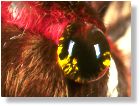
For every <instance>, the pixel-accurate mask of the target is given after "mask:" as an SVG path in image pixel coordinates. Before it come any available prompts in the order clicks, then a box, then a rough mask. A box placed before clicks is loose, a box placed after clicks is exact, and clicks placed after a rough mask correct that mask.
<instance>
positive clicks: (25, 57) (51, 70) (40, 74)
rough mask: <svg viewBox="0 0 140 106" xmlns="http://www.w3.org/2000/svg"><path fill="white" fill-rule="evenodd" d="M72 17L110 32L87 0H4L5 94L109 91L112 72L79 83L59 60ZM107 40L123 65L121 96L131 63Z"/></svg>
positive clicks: (104, 93) (3, 55)
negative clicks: (62, 43)
mask: <svg viewBox="0 0 140 106" xmlns="http://www.w3.org/2000/svg"><path fill="white" fill-rule="evenodd" d="M73 22H81V23H90V24H93V25H94V26H96V27H98V28H99V29H101V30H102V31H103V32H105V27H104V24H103V23H102V21H101V20H100V18H99V17H98V15H97V14H96V12H95V11H94V10H93V9H92V8H91V7H90V6H89V5H87V4H86V2H80V3H79V2H2V34H1V38H2V40H1V42H2V48H1V51H2V52H1V53H2V54H1V57H2V59H1V71H2V72H1V76H2V77H1V86H2V87H1V88H2V91H1V93H2V96H7V97H8V96H10V97H12V96H100V97H101V96H107V90H108V87H107V81H108V77H109V72H107V73H106V74H105V75H104V76H103V77H102V78H100V79H99V80H97V81H94V82H91V83H86V84H80V83H76V82H74V81H72V80H70V79H68V78H66V77H65V76H64V73H63V71H62V69H61V67H60V66H59V65H58V56H57V48H58V45H57V44H58V43H59V38H60V37H61V36H63V33H64V31H65V29H66V27H67V26H68V25H69V24H71V23H73ZM80 33H82V32H80ZM82 37H83V36H81V38H82ZM108 40H109V43H110V45H111V52H112V57H113V58H114V59H115V62H116V65H117V66H119V68H118V73H119V74H118V77H119V85H118V91H119V96H128V92H127V90H126V89H127V86H128V85H127V84H128V83H127V81H126V79H127V77H126V76H127V74H126V73H125V72H126V69H125V67H124V66H123V65H122V62H121V59H120V58H119V56H117V55H118V54H116V52H118V51H117V48H116V47H115V46H113V43H112V42H111V41H110V39H108ZM122 70H123V71H122Z"/></svg>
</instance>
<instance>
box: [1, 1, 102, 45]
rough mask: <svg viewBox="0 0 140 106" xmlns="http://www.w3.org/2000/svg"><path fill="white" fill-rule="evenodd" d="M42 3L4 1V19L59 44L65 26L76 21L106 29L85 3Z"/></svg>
mask: <svg viewBox="0 0 140 106" xmlns="http://www.w3.org/2000/svg"><path fill="white" fill-rule="evenodd" d="M42 3H43V2H2V20H3V21H6V22H8V23H10V24H15V25H17V26H18V27H19V28H24V29H25V30H26V29H29V30H30V31H32V32H34V33H41V34H42V35H44V36H45V37H46V38H48V39H52V40H53V41H55V42H56V43H57V44H58V42H59V41H58V40H59V38H60V37H61V36H62V33H63V31H64V29H65V27H66V26H67V25H68V24H70V23H72V22H74V21H80V22H85V21H86V22H91V23H92V24H95V25H96V26H98V27H100V28H101V29H103V30H104V26H103V24H102V23H101V22H100V20H99V19H98V18H97V16H96V15H95V13H94V11H90V10H89V9H88V8H87V7H85V5H84V4H80V5H79V6H77V7H76V8H74V7H73V6H71V5H70V4H69V2H47V3H44V5H45V6H44V5H43V4H42ZM75 3H76V2H75ZM75 3H74V4H75ZM74 4H73V5H74ZM43 7H44V8H43ZM71 9H72V10H71ZM79 10H80V12H79Z"/></svg>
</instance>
